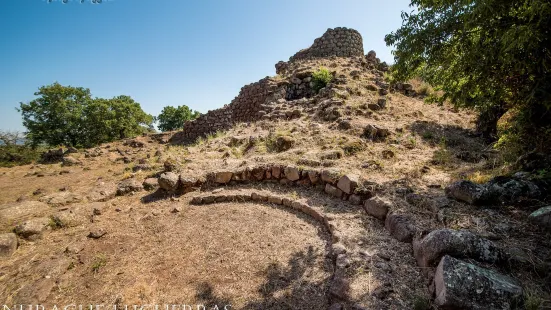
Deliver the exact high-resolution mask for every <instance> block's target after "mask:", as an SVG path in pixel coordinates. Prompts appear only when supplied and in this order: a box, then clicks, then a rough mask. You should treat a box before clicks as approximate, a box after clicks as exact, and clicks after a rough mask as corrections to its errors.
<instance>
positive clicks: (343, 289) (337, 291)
mask: <svg viewBox="0 0 551 310" xmlns="http://www.w3.org/2000/svg"><path fill="white" fill-rule="evenodd" d="M329 294H330V295H331V296H333V297H335V298H338V299H340V300H347V299H348V297H349V294H350V282H349V281H348V279H346V278H344V277H342V276H336V275H335V276H334V277H333V279H332V280H331V283H330V285H329Z"/></svg>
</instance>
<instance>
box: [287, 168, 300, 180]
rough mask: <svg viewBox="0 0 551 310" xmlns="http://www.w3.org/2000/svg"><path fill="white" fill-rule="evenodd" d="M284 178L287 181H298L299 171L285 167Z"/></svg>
mask: <svg viewBox="0 0 551 310" xmlns="http://www.w3.org/2000/svg"><path fill="white" fill-rule="evenodd" d="M285 177H286V178H287V179H288V180H289V181H296V180H298V179H300V171H299V170H298V168H297V167H285Z"/></svg>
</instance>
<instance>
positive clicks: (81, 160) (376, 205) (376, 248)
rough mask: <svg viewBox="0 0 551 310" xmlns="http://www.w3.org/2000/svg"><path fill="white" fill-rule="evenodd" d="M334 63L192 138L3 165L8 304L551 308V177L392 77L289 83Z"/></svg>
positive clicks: (357, 66)
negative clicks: (522, 165)
mask: <svg viewBox="0 0 551 310" xmlns="http://www.w3.org/2000/svg"><path fill="white" fill-rule="evenodd" d="M320 66H325V67H327V68H329V69H330V70H334V71H335V80H334V82H333V83H332V84H331V85H329V86H328V87H327V88H326V89H324V90H322V91H321V92H320V93H319V94H317V95H313V96H311V97H310V98H306V97H305V98H298V99H293V98H290V99H289V100H282V99H280V100H278V101H275V102H273V103H271V104H268V105H266V107H265V116H264V117H263V119H262V120H260V121H258V122H254V123H242V124H236V125H235V127H234V128H232V129H231V130H228V131H225V132H217V133H213V134H212V135H209V136H208V137H205V138H204V139H200V140H199V141H197V143H195V144H193V145H187V146H182V145H172V144H170V143H167V142H168V141H169V139H170V136H171V135H172V133H167V134H159V135H149V136H143V137H138V138H136V139H131V140H126V141H118V142H114V143H109V144H104V145H101V146H100V147H98V148H94V149H89V150H74V149H69V150H62V151H52V152H50V153H48V154H46V155H45V159H47V160H48V161H49V163H37V164H33V165H27V166H21V167H14V168H1V169H0V191H1V193H2V195H1V196H0V203H1V205H0V254H1V255H2V256H1V259H0V283H1V284H2V285H0V297H1V298H0V300H2V301H3V303H4V304H29V303H37V302H40V303H42V304H67V303H74V302H75V301H79V300H81V301H82V302H86V303H87V304H96V303H103V304H119V305H124V304H145V303H148V304H152V303H157V304H163V303H164V304H174V303H186V304H197V303H204V304H206V305H209V306H210V307H211V308H212V307H213V306H214V305H223V304H232V305H233V309H324V308H329V309H431V308H437V307H441V308H446V309H448V308H450V309H451V308H454V307H455V308H460V309H482V308H485V309H515V307H516V308H520V309H522V308H525V309H544V308H545V307H550V303H549V300H551V296H550V295H549V292H550V289H551V278H550V277H549V271H550V267H551V252H550V243H551V241H550V240H551V238H549V237H550V235H549V230H548V228H549V225H550V222H551V220H550V215H549V214H550V213H551V210H549V208H547V209H545V208H544V207H545V206H546V205H547V203H546V202H547V189H548V184H547V183H546V182H544V181H543V180H540V179H539V178H537V176H534V175H531V174H527V173H516V174H514V175H510V172H511V171H512V170H511V168H510V165H508V163H506V162H505V161H504V159H503V158H502V156H501V154H499V153H498V152H496V151H494V150H493V149H492V148H491V146H488V145H485V144H484V142H483V141H482V140H481V139H479V138H478V137H477V136H476V135H475V134H474V132H473V130H472V129H473V120H474V116H473V115H472V114H470V113H468V112H466V111H461V110H456V109H454V108H452V107H449V106H446V105H444V106H436V105H428V104H425V103H424V102H423V100H422V95H420V94H419V93H418V92H416V91H415V89H413V88H412V86H411V85H407V84H406V85H400V86H399V87H394V88H393V87H390V86H389V85H388V84H387V83H386V82H385V81H384V73H383V71H381V70H380V69H384V67H381V66H376V65H373V64H369V62H368V63H367V64H366V63H365V61H364V60H363V59H359V58H336V57H332V58H327V59H318V60H304V61H297V62H295V63H290V64H289V67H288V68H286V70H285V73H282V74H280V75H278V76H276V77H275V79H280V80H282V81H290V82H291V83H294V84H295V85H296V87H297V89H298V87H299V86H300V84H302V83H308V80H307V79H308V76H309V74H311V72H313V71H314V70H316V69H317V68H319V67H320ZM297 76H300V78H298V77H297ZM297 79H298V80H297ZM498 175H505V177H498V178H494V177H495V176H498ZM537 210H539V211H537Z"/></svg>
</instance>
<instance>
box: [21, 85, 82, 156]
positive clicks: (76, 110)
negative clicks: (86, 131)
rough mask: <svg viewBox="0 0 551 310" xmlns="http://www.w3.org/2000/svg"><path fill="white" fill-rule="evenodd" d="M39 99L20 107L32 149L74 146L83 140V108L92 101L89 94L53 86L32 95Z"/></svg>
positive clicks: (77, 89)
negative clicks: (50, 146) (46, 146)
mask: <svg viewBox="0 0 551 310" xmlns="http://www.w3.org/2000/svg"><path fill="white" fill-rule="evenodd" d="M34 95H35V96H39V98H37V99H35V100H33V101H31V102H29V103H20V108H19V111H20V112H21V114H22V116H23V125H24V126H25V127H26V128H27V130H28V132H27V139H29V140H30V141H31V143H32V144H33V145H37V144H40V143H47V144H50V145H62V144H63V145H73V146H75V145H77V144H79V142H81V139H82V136H83V126H82V122H81V120H82V119H83V115H82V111H83V108H84V107H85V106H86V105H87V104H89V103H90V101H91V100H92V98H91V96H90V90H89V89H87V88H82V87H71V86H62V85H60V84H59V83H54V84H52V85H48V86H42V87H40V88H39V91H38V92H36V93H35V94H34Z"/></svg>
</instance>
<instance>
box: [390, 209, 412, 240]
mask: <svg viewBox="0 0 551 310" xmlns="http://www.w3.org/2000/svg"><path fill="white" fill-rule="evenodd" d="M385 228H386V230H387V231H388V232H389V233H390V235H391V236H392V237H394V239H396V240H398V241H400V242H407V243H409V242H411V241H412V240H413V236H414V235H415V225H414V224H413V220H412V219H411V218H410V217H408V216H406V215H403V214H390V215H387V217H386V220H385Z"/></svg>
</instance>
